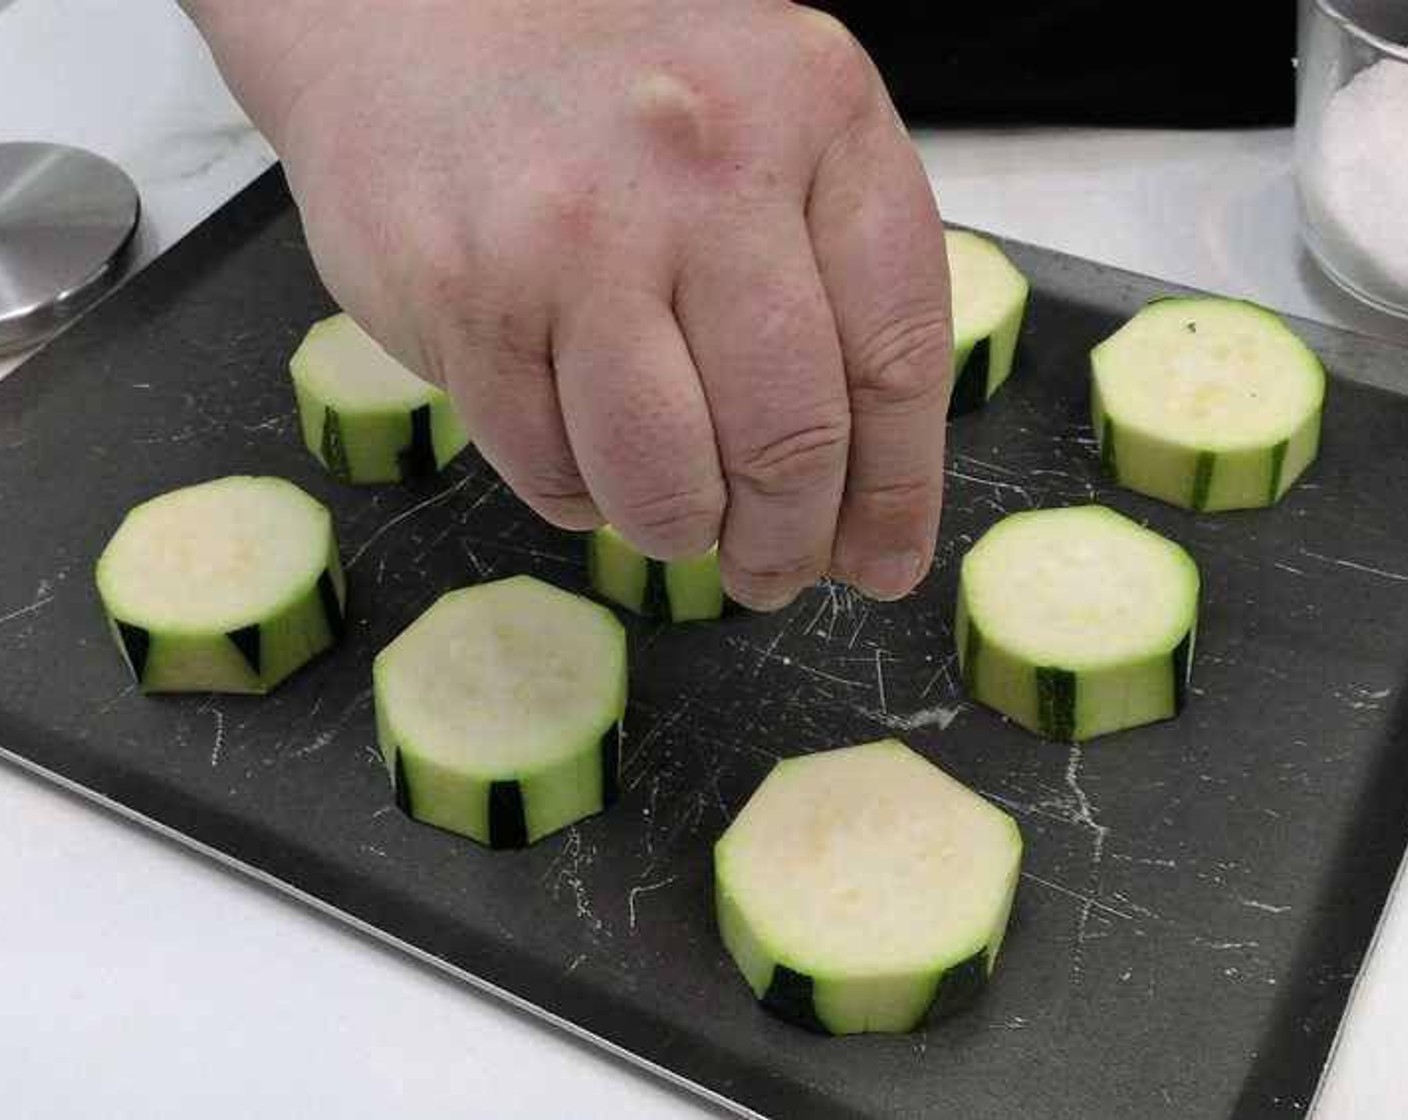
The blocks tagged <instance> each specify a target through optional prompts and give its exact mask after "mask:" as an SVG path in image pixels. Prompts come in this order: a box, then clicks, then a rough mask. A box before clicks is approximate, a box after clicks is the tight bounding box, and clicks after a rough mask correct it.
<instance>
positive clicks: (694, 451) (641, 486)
mask: <svg viewBox="0 0 1408 1120" xmlns="http://www.w3.org/2000/svg"><path fill="white" fill-rule="evenodd" d="M659 287H664V288H666V289H667V288H668V285H660V286H659ZM553 343H554V351H555V354H556V357H555V366H556V370H557V383H558V393H559V396H560V398H561V402H562V409H563V414H564V416H565V417H566V427H567V432H568V437H569V439H570V441H571V445H572V450H573V451H574V453H575V455H576V459H577V463H578V465H579V466H580V468H581V472H582V475H583V477H584V478H585V479H586V482H587V485H588V487H589V488H590V490H591V493H592V495H593V496H594V497H595V499H596V502H597V505H598V507H599V508H600V509H601V511H602V513H603V514H605V515H606V516H607V518H609V519H610V521H611V523H612V524H613V525H614V526H615V527H616V528H617V529H619V530H620V531H621V532H622V533H623V534H624V535H625V536H626V537H627V538H628V539H629V540H630V541H631V542H632V543H633V544H635V545H636V546H637V547H638V548H640V549H642V550H643V551H644V552H646V553H647V554H649V555H651V556H655V557H658V558H660V559H665V560H672V559H676V558H679V557H683V556H693V555H697V554H698V553H701V552H704V551H707V550H708V549H709V547H710V546H712V545H713V544H714V542H715V541H716V540H718V535H719V525H720V520H721V518H722V516H723V511H724V504H725V492H724V484H723V479H722V476H721V475H720V471H719V462H718V456H717V454H716V452H715V448H714V433H713V428H712V426H711V424H710V420H709V406H708V402H707V401H706V400H705V397H704V391H703V389H702V388H701V386H700V384H699V376H698V374H697V373H696V371H695V368H694V362H693V360H692V359H691V357H690V353H689V349H688V347H686V345H685V342H684V338H683V337H682V336H681V334H680V330H679V327H678V325H677V324H676V322H675V317H674V313H673V311H672V310H671V308H670V302H669V293H668V290H664V291H655V292H652V291H650V290H649V288H648V287H647V286H645V285H640V286H633V285H630V284H623V283H620V282H617V283H616V284H612V285H607V284H602V285H596V286H594V288H593V289H592V290H591V291H589V292H588V294H586V295H585V296H584V297H579V298H578V299H577V300H576V301H575V302H574V303H572V304H570V305H569V306H568V307H566V308H565V309H564V310H563V311H562V312H561V313H560V314H559V316H558V319H557V322H556V324H555V326H554V339H553Z"/></svg>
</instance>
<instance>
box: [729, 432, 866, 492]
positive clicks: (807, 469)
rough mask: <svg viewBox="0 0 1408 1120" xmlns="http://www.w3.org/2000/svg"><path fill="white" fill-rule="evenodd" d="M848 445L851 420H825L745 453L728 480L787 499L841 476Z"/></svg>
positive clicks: (766, 442)
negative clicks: (731, 479)
mask: <svg viewBox="0 0 1408 1120" xmlns="http://www.w3.org/2000/svg"><path fill="white" fill-rule="evenodd" d="M849 444H850V417H849V415H848V414H846V413H844V412H838V413H837V414H835V415H833V416H828V417H824V418H822V419H819V420H817V421H816V422H814V423H812V424H810V425H808V426H807V427H803V428H796V429H793V430H792V431H790V432H788V433H787V434H785V435H782V436H778V437H775V438H773V439H769V440H766V441H764V442H763V443H760V444H758V445H756V446H754V447H752V448H749V449H748V450H746V451H745V452H744V453H743V454H742V455H740V456H739V457H738V461H737V462H736V463H735V464H733V469H732V470H731V471H730V475H731V477H732V478H733V479H734V480H736V481H738V482H742V483H743V484H744V485H746V486H747V487H748V488H749V489H751V490H752V491H754V492H755V493H757V494H760V495H762V496H763V497H768V498H786V497H791V496H794V495H796V494H799V493H802V492H804V491H807V490H810V489H813V488H814V487H817V486H819V485H822V484H825V483H828V482H830V481H832V480H833V479H836V478H838V477H839V476H840V474H841V472H842V471H843V470H844V469H845V465H846V455H847V452H848V450H849Z"/></svg>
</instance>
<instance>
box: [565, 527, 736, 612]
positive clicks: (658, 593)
mask: <svg viewBox="0 0 1408 1120" xmlns="http://www.w3.org/2000/svg"><path fill="white" fill-rule="evenodd" d="M587 574H588V576H589V578H590V580H591V585H592V590H594V591H595V592H596V593H597V594H598V595H600V596H601V597H602V598H603V599H606V600H608V601H610V602H612V603H616V604H618V605H619V606H622V607H625V608H626V609H627V610H629V611H634V612H635V613H636V614H640V615H646V616H647V617H650V618H663V619H665V620H666V621H667V622H695V621H699V620H702V619H710V618H719V617H721V616H722V615H723V613H724V611H725V610H726V609H727V607H728V605H729V604H728V600H727V599H726V598H725V597H724V585H723V580H722V578H721V577H720V575H719V550H718V546H717V545H716V546H715V547H713V548H711V549H709V551H708V552H705V553H703V554H702V555H699V556H690V557H687V558H685V559H683V560H668V561H667V560H652V559H650V558H649V557H647V556H645V555H643V554H642V553H640V552H637V551H636V550H635V548H634V547H633V546H632V545H631V543H630V542H629V541H627V540H626V538H625V537H623V536H621V534H620V533H618V532H617V531H616V530H615V529H613V528H612V527H611V526H610V525H603V526H602V527H601V528H600V529H596V530H594V531H593V532H592V534H591V535H590V537H588V539H587Z"/></svg>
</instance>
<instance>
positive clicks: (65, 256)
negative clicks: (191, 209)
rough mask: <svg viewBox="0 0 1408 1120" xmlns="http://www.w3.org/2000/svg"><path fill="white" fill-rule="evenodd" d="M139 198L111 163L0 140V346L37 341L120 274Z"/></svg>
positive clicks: (62, 149) (61, 148)
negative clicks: (3, 142) (1, 142)
mask: <svg viewBox="0 0 1408 1120" xmlns="http://www.w3.org/2000/svg"><path fill="white" fill-rule="evenodd" d="M140 213H141V204H140V202H139V201H138V198H137V188H136V187H135V186H134V185H133V183H132V180H131V179H129V178H128V177H127V175H126V174H125V173H124V172H123V171H122V169H121V168H119V167H117V166H116V165H115V164H113V163H110V162H108V161H107V160H105V159H103V158H101V157H100V156H95V155H93V153H91V152H86V151H83V150H82V149H81V148H69V147H64V146H63V145H60V144H38V143H8V144H0V354H3V353H6V352H7V351H11V350H19V349H22V348H24V347H26V346H31V345H33V344H35V343H38V342H42V341H43V340H44V339H46V338H48V337H49V336H50V335H52V334H53V333H54V332H55V331H57V330H58V329H59V328H60V327H62V326H64V325H65V324H66V323H68V322H69V321H70V320H71V319H72V318H73V317H74V316H76V315H77V314H79V313H80V312H81V311H83V310H84V309H85V308H87V307H89V306H90V305H91V304H92V303H93V302H94V301H95V300H96V299H97V298H98V297H99V296H101V295H102V294H103V293H104V292H105V291H107V289H108V288H109V287H110V286H111V284H112V283H113V281H114V280H116V279H117V278H118V275H119V274H120V271H121V269H120V264H121V257H122V254H123V251H124V250H125V249H126V248H127V246H128V244H129V242H130V241H131V240H132V234H133V232H134V231H135V230H136V228H137V219H138V216H139V215H140Z"/></svg>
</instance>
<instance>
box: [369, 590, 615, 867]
mask: <svg viewBox="0 0 1408 1120" xmlns="http://www.w3.org/2000/svg"><path fill="white" fill-rule="evenodd" d="M372 675H373V683H374V691H375V697H376V716H377V737H378V740H379V742H380V744H381V751H382V757H383V758H384V759H385V761H386V766H387V769H388V770H389V771H390V774H391V779H392V784H393V787H394V789H395V793H396V800H397V804H398V805H400V806H401V808H402V809H403V810H404V811H405V812H406V813H407V814H409V815H410V816H412V817H414V818H415V819H417V820H419V821H423V822H425V823H426V824H433V825H436V826H438V827H440V828H444V829H448V830H449V831H451V832H458V833H460V834H461V835H464V836H468V837H470V838H471V839H473V840H477V841H479V843H481V844H487V845H488V846H489V847H491V848H521V847H523V846H524V845H526V844H531V843H532V842H533V841H535V840H538V839H540V838H541V837H543V836H546V835H547V834H548V833H550V832H555V831H557V830H558V829H560V828H565V827H566V826H568V825H570V824H572V823H573V822H575V821H578V820H581V819H582V818H583V817H587V816H590V815H592V814H593V813H597V812H600V811H601V810H602V809H604V808H606V807H607V806H608V805H610V804H611V803H612V802H613V801H614V800H615V799H616V792H617V777H618V770H619V757H620V729H621V719H622V717H623V716H624V715H625V711H626V634H625V631H624V630H623V629H622V628H621V624H620V623H619V622H617V621H616V618H615V616H613V615H612V613H611V612H610V611H609V610H607V609H606V608H605V607H602V606H599V605H597V604H596V603H592V602H590V601H588V600H587V599H584V598H582V597H581V596H578V595H573V594H571V593H569V592H566V591H562V590H559V589H558V588H556V587H553V586H551V585H550V584H546V583H543V582H541V581H539V580H536V579H533V578H532V577H531V576H514V577H512V578H511V579H503V580H496V581H493V582H491V583H484V584H479V585H478V586H475V587H468V588H464V589H462V590H460V591H452V592H450V593H449V594H447V595H443V596H441V598H440V599H439V600H437V601H436V602H435V603H434V605H432V606H431V607H430V609H429V610H427V611H426V612H425V613H424V614H422V615H421V616H420V617H419V618H418V619H416V621H415V622H413V623H412V624H411V625H410V626H409V627H408V628H407V629H406V630H405V631H404V632H403V633H402V634H401V635H400V637H398V638H397V639H396V640H395V641H393V642H392V643H391V644H390V645H388V646H387V647H386V648H385V649H383V650H382V651H381V653H380V654H378V655H377V658H376V663H375V665H374V666H373V674H372Z"/></svg>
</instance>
